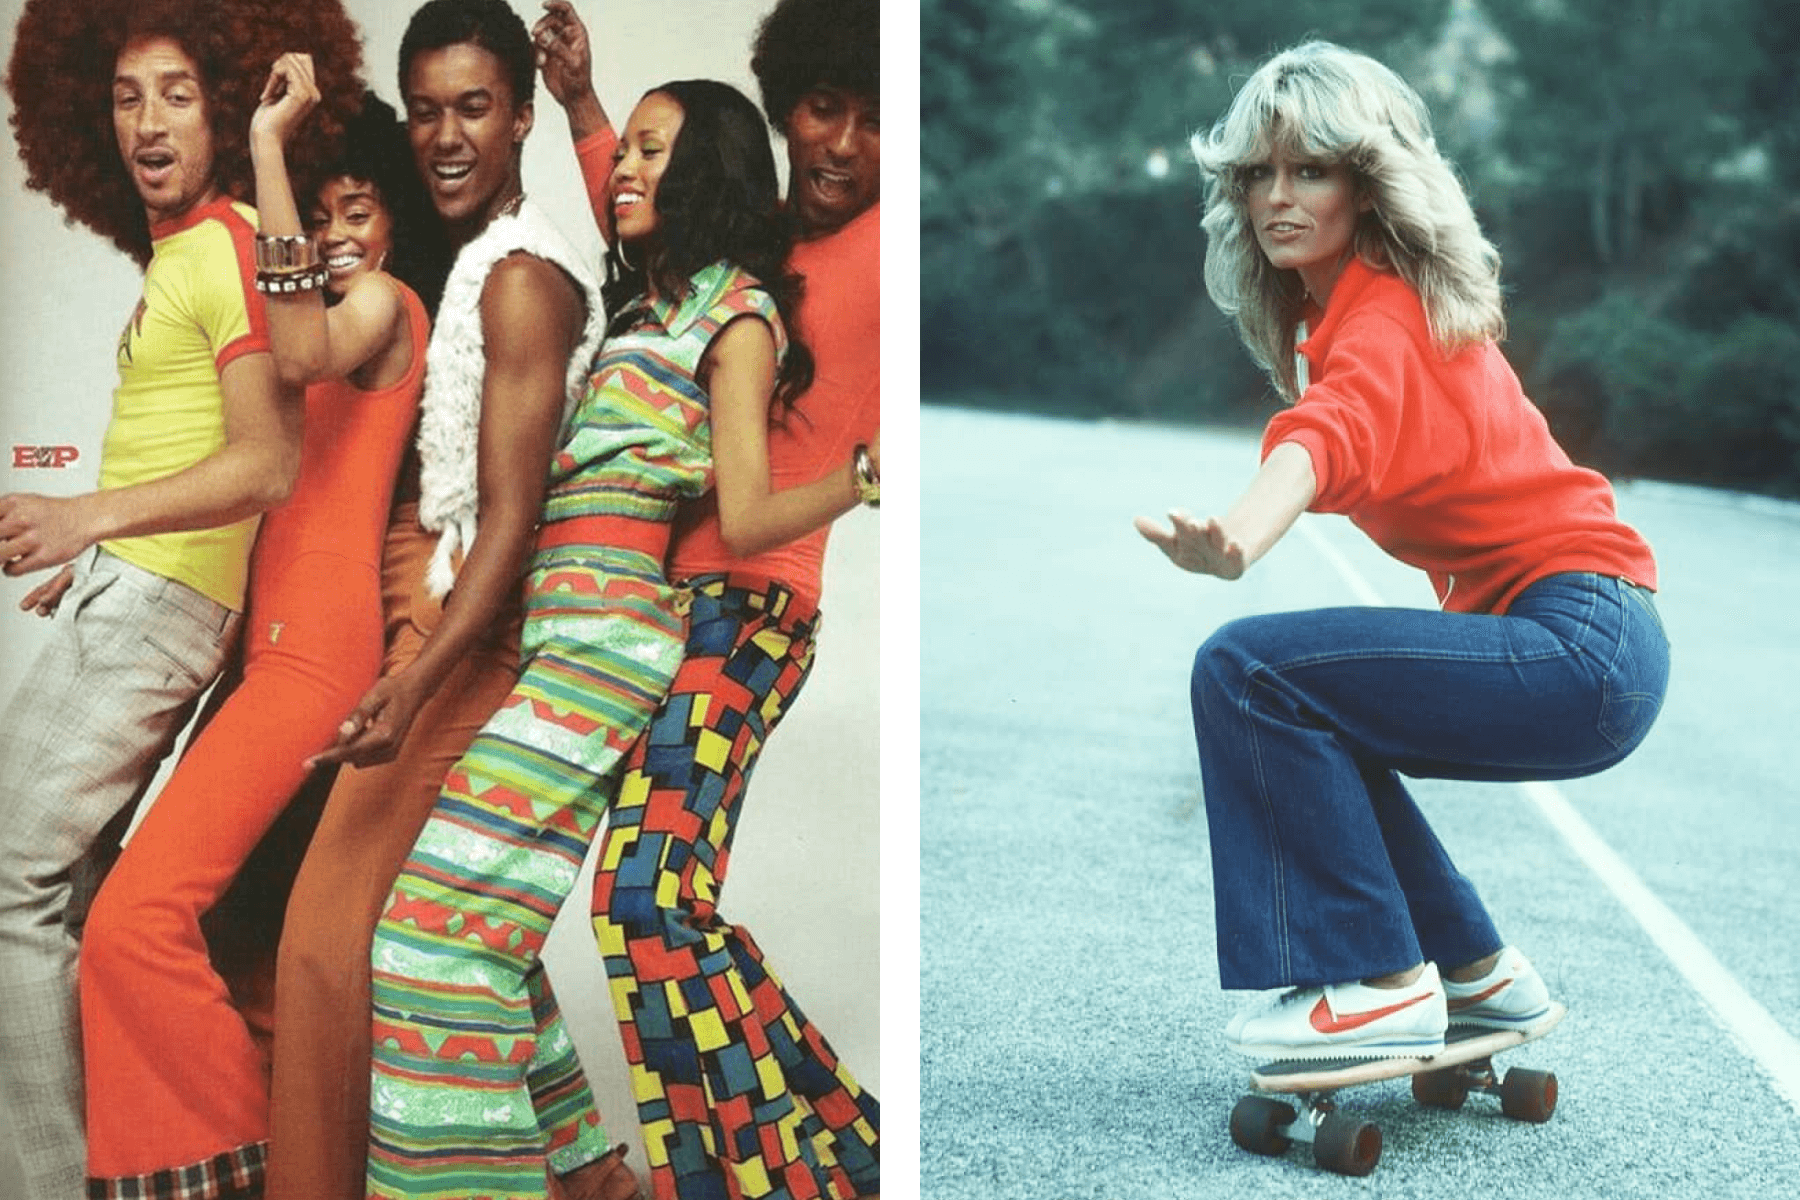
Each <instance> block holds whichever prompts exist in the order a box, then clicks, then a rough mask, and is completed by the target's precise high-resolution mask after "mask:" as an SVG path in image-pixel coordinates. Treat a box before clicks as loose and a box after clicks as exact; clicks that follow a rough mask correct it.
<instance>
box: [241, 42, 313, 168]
mask: <svg viewBox="0 0 1800 1200" xmlns="http://www.w3.org/2000/svg"><path fill="white" fill-rule="evenodd" d="M318 103H319V85H318V83H317V81H316V80H315V79H314V77H313V61H312V55H310V54H300V53H295V52H290V53H287V54H283V55H282V56H281V57H280V58H278V59H276V60H275V65H274V66H273V67H270V68H269V78H268V80H267V81H266V82H265V83H264V84H263V90H262V97H261V99H260V100H259V101H258V102H257V107H256V111H255V112H254V113H252V114H251V116H250V133H251V135H252V136H255V135H257V134H264V135H267V136H270V137H273V138H275V139H276V140H277V141H279V142H280V143H281V144H282V145H283V146H285V145H287V144H288V141H289V139H291V138H292V137H293V135H294V131H295V130H297V129H299V128H300V123H301V122H302V121H304V120H306V114H308V113H310V112H311V111H312V110H313V109H314V108H315V107H316V106H317V105H318Z"/></svg>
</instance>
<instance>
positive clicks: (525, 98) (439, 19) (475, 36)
mask: <svg viewBox="0 0 1800 1200" xmlns="http://www.w3.org/2000/svg"><path fill="white" fill-rule="evenodd" d="M461 42H469V43H471V44H473V45H476V46H480V47H481V48H482V49H483V50H486V51H487V52H488V53H489V54H492V55H493V56H494V57H495V58H497V59H499V60H500V64H501V66H503V67H505V68H506V78H507V81H508V82H509V83H511V84H512V91H513V107H514V108H522V107H524V106H525V105H526V104H529V103H530V102H531V98H532V95H533V90H532V89H533V88H534V87H535V86H536V80H537V49H536V47H534V46H533V45H532V44H531V33H530V31H529V30H527V29H526V28H525V20H524V18H523V17H521V16H519V14H518V13H516V12H514V11H513V10H512V6H511V5H509V4H507V3H506V0H429V3H427V4H425V5H424V6H423V7H422V8H420V9H419V11H418V12H416V13H414V14H413V15H412V20H410V21H408V22H407V25H406V33H405V34H404V35H403V36H402V37H401V38H400V95H401V97H402V98H404V97H405V96H406V73H407V71H408V70H410V69H411V67H412V61H413V59H414V58H415V57H417V56H418V55H419V54H420V53H422V52H423V51H426V50H441V49H443V48H444V47H445V46H454V45H457V44H459V43H461Z"/></svg>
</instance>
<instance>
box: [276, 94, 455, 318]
mask: <svg viewBox="0 0 1800 1200" xmlns="http://www.w3.org/2000/svg"><path fill="white" fill-rule="evenodd" d="M346 175H347V176H349V177H350V178H352V179H356V180H360V181H362V182H363V183H369V184H373V185H374V186H375V192H376V194H377V195H378V196H379V197H380V199H381V204H382V207H383V208H385V209H387V212H388V217H389V218H390V219H391V220H392V221H393V225H394V248H393V250H392V252H391V253H389V255H388V259H387V267H386V269H387V272H388V274H390V275H392V276H393V277H394V278H395V279H398V280H400V281H401V282H402V283H404V284H406V286H408V287H410V288H411V289H412V290H413V291H414V292H416V293H418V296H419V299H420V300H421V301H422V302H423V303H424V305H425V311H426V312H428V313H430V314H432V315H433V316H434V317H435V316H436V315H437V309H438V302H439V301H440V300H442V299H443V296H444V282H445V280H447V279H448V278H449V275H450V264H451V262H452V261H453V260H454V258H455V250H454V249H453V248H452V247H451V245H450V238H449V236H448V234H446V233H445V231H444V223H443V221H442V220H441V219H440V218H439V217H438V214H437V209H436V208H435V207H433V206H432V203H431V197H430V196H429V195H428V194H427V193H426V191H425V182H424V180H422V179H420V178H419V172H418V171H417V170H416V169H415V168H414V167H413V161H412V151H411V149H410V147H409V144H408V142H407V137H406V124H405V123H404V122H403V121H401V120H400V118H399V116H398V115H397V114H396V113H395V112H394V110H393V107H392V106H390V105H389V104H388V103H387V101H385V100H383V99H382V98H381V97H379V96H377V95H376V94H375V93H374V92H365V93H364V94H363V105H362V110H361V111H360V112H358V113H357V114H356V116H355V117H353V118H351V120H350V122H349V124H348V125H347V126H346V127H345V130H344V148H343V153H342V154H340V155H339V156H338V157H337V158H335V159H333V160H332V161H331V162H329V163H326V164H325V165H324V166H322V167H320V168H318V169H317V170H315V171H310V172H308V174H307V176H306V177H305V178H304V179H302V180H300V181H299V182H300V190H298V191H297V193H296V198H299V197H305V200H304V201H303V202H302V203H305V204H309V205H310V204H311V203H312V202H313V201H314V200H315V199H316V198H317V196H318V194H319V189H321V188H322V187H324V186H325V185H326V184H327V183H330V182H331V181H332V180H333V179H339V178H342V177H343V176H346Z"/></svg>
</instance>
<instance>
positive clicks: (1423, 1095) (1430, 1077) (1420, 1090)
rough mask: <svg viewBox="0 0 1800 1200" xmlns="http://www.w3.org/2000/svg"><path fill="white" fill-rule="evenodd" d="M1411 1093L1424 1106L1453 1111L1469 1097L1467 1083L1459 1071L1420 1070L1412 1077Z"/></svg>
mask: <svg viewBox="0 0 1800 1200" xmlns="http://www.w3.org/2000/svg"><path fill="white" fill-rule="evenodd" d="M1412 1094H1413V1099H1414V1100H1416V1101H1418V1102H1419V1103H1420V1104H1423V1105H1424V1106H1425V1107H1426V1108H1448V1109H1450V1110H1452V1111H1454V1110H1456V1109H1459V1108H1461V1107H1462V1106H1463V1101H1465V1100H1467V1099H1468V1098H1469V1084H1468V1081H1467V1080H1465V1079H1464V1078H1463V1076H1462V1073H1461V1072H1460V1071H1456V1070H1448V1071H1420V1072H1419V1073H1418V1074H1417V1075H1414V1076H1413V1077H1412Z"/></svg>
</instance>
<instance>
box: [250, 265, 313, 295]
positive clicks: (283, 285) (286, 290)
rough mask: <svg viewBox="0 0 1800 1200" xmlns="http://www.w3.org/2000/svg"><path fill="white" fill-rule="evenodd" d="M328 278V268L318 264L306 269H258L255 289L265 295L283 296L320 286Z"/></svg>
mask: <svg viewBox="0 0 1800 1200" xmlns="http://www.w3.org/2000/svg"><path fill="white" fill-rule="evenodd" d="M330 278H331V271H330V269H329V268H327V267H324V266H319V267H314V268H312V269H311V270H307V271H284V272H279V273H278V272H275V271H258V272H257V273H256V281H255V282H256V290H257V291H259V292H261V293H262V294H263V295H265V296H285V295H290V294H292V293H294V292H310V291H312V290H313V289H314V288H322V287H324V286H325V281H326V280H328V279H330Z"/></svg>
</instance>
